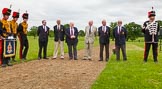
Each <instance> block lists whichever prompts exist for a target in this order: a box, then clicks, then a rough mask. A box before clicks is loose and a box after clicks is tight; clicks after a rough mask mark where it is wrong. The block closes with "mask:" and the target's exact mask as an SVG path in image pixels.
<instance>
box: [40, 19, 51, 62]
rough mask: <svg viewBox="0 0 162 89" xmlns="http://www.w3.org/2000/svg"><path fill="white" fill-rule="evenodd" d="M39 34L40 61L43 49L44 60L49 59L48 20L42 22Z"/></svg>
mask: <svg viewBox="0 0 162 89" xmlns="http://www.w3.org/2000/svg"><path fill="white" fill-rule="evenodd" d="M37 34H38V36H39V39H38V41H39V53H38V60H40V59H41V58H42V49H43V54H44V55H43V59H48V58H47V44H48V35H49V27H48V26H46V20H43V21H42V26H39V27H38V31H37Z"/></svg>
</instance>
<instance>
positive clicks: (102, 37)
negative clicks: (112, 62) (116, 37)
mask: <svg viewBox="0 0 162 89" xmlns="http://www.w3.org/2000/svg"><path fill="white" fill-rule="evenodd" d="M98 35H99V43H100V60H99V61H103V50H104V47H105V53H106V58H105V60H106V61H108V60H109V37H110V27H108V26H106V20H103V21H102V26H101V27H99V28H98Z"/></svg>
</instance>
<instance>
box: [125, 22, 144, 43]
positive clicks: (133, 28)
mask: <svg viewBox="0 0 162 89" xmlns="http://www.w3.org/2000/svg"><path fill="white" fill-rule="evenodd" d="M124 27H125V28H126V29H127V31H128V36H127V40H129V39H130V40H132V41H134V40H136V39H137V38H138V37H140V36H142V32H141V29H142V27H141V25H139V24H136V23H135V22H131V23H128V24H125V25H124Z"/></svg>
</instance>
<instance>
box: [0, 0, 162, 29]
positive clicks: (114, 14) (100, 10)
mask: <svg viewBox="0 0 162 89" xmlns="http://www.w3.org/2000/svg"><path fill="white" fill-rule="evenodd" d="M0 1H1V3H0V10H2V9H3V8H4V7H9V5H10V4H12V5H13V6H12V10H18V9H20V10H21V13H23V12H25V11H26V10H27V11H28V12H29V14H30V18H29V26H33V25H34V26H38V25H40V24H41V21H42V20H43V19H46V20H47V22H48V25H49V26H50V28H51V29H53V26H54V25H55V24H56V19H57V18H60V19H62V23H63V24H65V23H69V21H73V22H75V25H76V27H78V29H84V27H85V26H86V25H87V22H88V20H94V25H95V26H97V27H98V26H100V25H101V20H102V19H106V20H107V22H108V23H110V22H115V21H117V20H118V19H121V20H123V21H124V23H128V22H137V23H139V24H142V23H143V22H144V21H145V20H147V12H148V11H149V10H150V9H151V7H152V6H154V7H155V10H156V13H157V19H161V13H160V12H162V4H160V3H161V2H160V0H0ZM21 20H22V19H20V21H19V22H21Z"/></svg>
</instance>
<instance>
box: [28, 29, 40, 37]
mask: <svg viewBox="0 0 162 89" xmlns="http://www.w3.org/2000/svg"><path fill="white" fill-rule="evenodd" d="M37 30H38V27H37V26H32V27H31V29H30V31H29V32H28V35H29V36H34V39H35V38H36V36H37Z"/></svg>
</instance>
